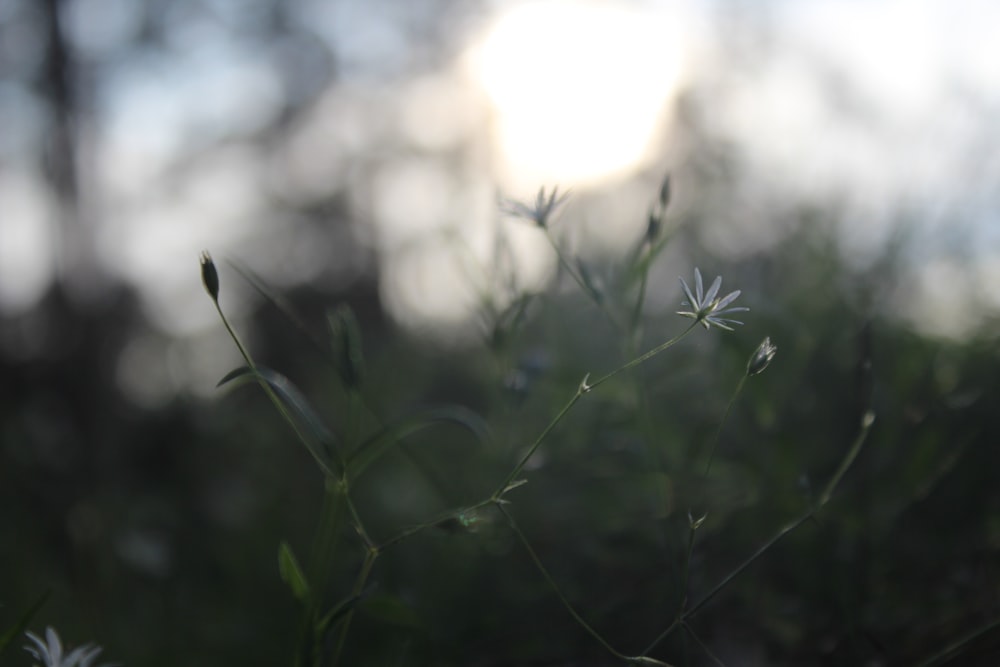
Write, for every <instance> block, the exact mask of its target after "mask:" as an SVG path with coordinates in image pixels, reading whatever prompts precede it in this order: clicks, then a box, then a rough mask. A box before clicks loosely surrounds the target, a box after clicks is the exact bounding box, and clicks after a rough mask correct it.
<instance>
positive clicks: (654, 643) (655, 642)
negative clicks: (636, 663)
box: [642, 617, 681, 655]
mask: <svg viewBox="0 0 1000 667" xmlns="http://www.w3.org/2000/svg"><path fill="white" fill-rule="evenodd" d="M680 624H681V619H680V618H679V617H678V618H675V619H674V620H673V621H671V622H670V625H668V626H667V629H666V630H664V631H663V632H661V633H660V634H658V635H657V636H656V639H654V640H653V641H651V642H650V643H649V646H647V647H646V649H645V650H644V651H643V652H642V654H643V655H646V654H648V653H649V652H650V651H652V650H653V649H655V648H656V647H657V646H659V645H660V642H662V641H663V640H664V639H666V638H667V637H669V636H670V635H671V633H673V631H674V630H676V629H677V628H678V626H680Z"/></svg>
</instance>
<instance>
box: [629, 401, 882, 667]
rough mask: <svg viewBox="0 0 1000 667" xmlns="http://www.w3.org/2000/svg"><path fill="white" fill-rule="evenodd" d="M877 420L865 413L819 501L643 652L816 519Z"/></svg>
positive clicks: (777, 534)
mask: <svg viewBox="0 0 1000 667" xmlns="http://www.w3.org/2000/svg"><path fill="white" fill-rule="evenodd" d="M874 422H875V415H874V413H872V412H871V411H869V412H867V413H865V416H864V417H863V418H862V420H861V429H860V431H859V432H858V435H857V437H856V438H855V439H854V442H853V443H852V444H851V448H850V449H849V450H848V451H847V454H845V455H844V459H843V460H842V461H841V463H840V466H838V467H837V470H836V472H834V473H833V476H832V477H831V478H830V481H829V483H828V484H827V485H826V489H825V490H824V492H823V494H822V495H821V496H820V498H819V501H818V502H817V503H816V504H815V505H814V506H813V507H812V508H811V509H810V510H809V511H807V512H805V513H804V514H802V515H801V516H799V517H798V518H797V519H795V520H794V521H792V522H791V523H789V524H787V525H786V526H784V527H783V528H781V530H779V531H778V532H777V533H776V534H775V535H774V536H773V537H772V538H771V539H769V540H768V541H767V542H765V543H764V545H763V546H761V547H760V548H759V549H757V550H756V551H755V552H753V554H751V556H750V557H749V558H747V559H746V560H745V561H743V563H741V564H740V565H739V566H738V567H737V568H736V569H735V570H733V571H732V572H730V573H729V574H728V575H726V576H725V577H724V578H723V579H722V581H720V582H719V583H718V584H716V585H715V586H714V587H713V588H712V590H710V591H709V592H708V593H707V594H705V596H704V597H702V598H701V599H700V600H698V602H696V603H695V604H694V605H693V606H692V607H690V608H689V609H687V610H686V611H684V612H683V613H682V614H680V615H679V616H678V617H677V618H676V619H674V621H673V622H672V623H671V624H670V626H669V627H668V628H667V629H666V630H664V631H663V632H661V633H660V634H659V636H657V638H656V639H654V640H653V642H652V643H651V644H650V645H649V647H648V648H647V649H646V650H645V651H643V654H646V653H649V652H650V651H652V650H653V649H654V648H656V646H657V645H658V644H659V643H660V642H661V641H663V640H664V639H665V638H666V637H667V635H669V634H670V633H671V632H672V631H673V630H674V628H675V627H676V626H677V625H678V624H683V623H685V622H686V621H687V619H689V618H691V617H692V616H694V615H695V614H696V613H698V611H700V610H701V609H702V608H703V607H704V606H705V605H707V604H708V603H709V602H710V601H711V600H712V599H713V598H714V597H715V596H716V595H718V594H719V593H720V592H721V591H722V590H723V589H724V588H725V587H726V586H728V585H729V584H730V583H732V581H733V580H734V579H736V577H738V576H739V575H740V574H741V573H742V572H743V571H744V570H746V569H747V568H748V567H750V566H751V565H752V564H753V563H754V562H756V561H757V559H758V558H760V557H761V556H763V555H764V554H765V553H766V552H767V551H768V550H769V549H770V548H771V547H773V546H774V545H775V544H777V543H778V542H779V541H780V540H781V539H782V538H783V537H785V536H786V535H788V534H789V533H790V532H792V531H793V530H795V529H796V528H798V527H799V526H801V525H802V524H803V523H805V522H806V521H808V520H809V519H811V518H813V517H814V516H815V515H816V513H817V512H819V511H820V510H821V509H822V508H823V507H824V506H825V505H826V504H827V502H829V500H830V497H831V496H832V494H833V492H834V490H835V489H836V487H837V485H838V484H839V483H840V480H841V479H842V478H843V476H844V473H846V472H847V470H848V468H850V466H851V463H853V462H854V459H856V458H857V456H858V453H859V452H860V451H861V447H862V445H863V444H864V442H865V439H866V438H867V436H868V432H869V431H870V430H871V426H872V424H873V423H874Z"/></svg>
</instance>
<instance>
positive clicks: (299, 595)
mask: <svg viewBox="0 0 1000 667" xmlns="http://www.w3.org/2000/svg"><path fill="white" fill-rule="evenodd" d="M278 572H279V573H280V574H281V580H282V581H284V582H285V583H286V584H288V587H289V588H290V589H291V590H292V595H294V596H295V599H296V600H299V601H300V602H305V600H306V598H307V597H308V596H309V583H308V582H307V581H306V575H305V573H303V572H302V567H301V566H299V561H298V560H297V559H296V558H295V554H294V553H292V548H291V547H290V546H288V542H285V541H282V542H281V546H279V547H278Z"/></svg>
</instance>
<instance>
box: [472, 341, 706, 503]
mask: <svg viewBox="0 0 1000 667" xmlns="http://www.w3.org/2000/svg"><path fill="white" fill-rule="evenodd" d="M696 324H697V322H695V323H693V324H691V325H690V326H688V328H687V329H685V330H684V331H682V332H681V333H679V334H678V335H676V336H674V337H673V338H671V339H670V340H668V341H667V342H665V343H662V344H660V345H657V346H656V347H654V348H653V349H652V350H650V351H649V352H646V353H645V354H642V355H640V356H638V357H636V358H635V359H633V360H632V361H629V362H628V363H626V364H625V365H623V366H619V367H618V368H616V369H615V370H613V371H611V372H610V373H608V374H607V375H604V376H603V377H600V378H598V379H597V380H594V381H593V382H589V383H588V381H587V379H588V378H589V375H588V376H587V377H585V378H584V380H583V382H581V383H580V386H579V387H578V388H577V390H576V393H575V394H573V396H572V397H571V398H570V399H569V401H568V402H567V403H566V405H564V406H563V408H562V410H560V411H559V413H558V414H556V416H555V417H554V418H553V419H552V421H550V422H549V425H548V426H546V427H545V429H544V430H543V431H542V432H541V433H540V434H539V435H538V437H537V438H535V441H534V442H532V443H531V446H530V447H528V451H527V452H525V454H524V456H522V457H521V460H520V461H518V463H517V465H516V466H514V469H513V470H511V471H510V474H508V475H507V477H505V478H504V480H503V483H502V484H500V486H499V487H498V488H497V490H496V492H494V494H493V496H492V497H493V499H499V498H500V497H501V496H502V495H503V493H504V491H505V490H506V489H507V486H508V485H509V484H510V483H511V482H513V481H514V478H515V477H517V476H518V475H520V474H521V471H522V470H523V469H524V466H525V465H526V464H527V463H528V460H529V459H530V458H531V457H532V455H533V454H534V453H535V451H536V450H537V449H538V448H539V447H540V446H541V444H542V442H544V441H545V438H547V437H548V435H549V433H551V432H552V429H554V428H555V427H556V425H558V424H559V422H561V421H562V420H563V418H564V417H565V416H566V415H567V414H568V413H569V411H570V410H571V409H572V408H573V406H574V405H576V402H577V401H579V400H580V397H581V396H583V395H584V394H586V393H588V392H590V391H591V390H593V389H595V388H597V387H598V386H600V385H602V384H604V383H605V382H607V381H608V380H610V379H611V378H613V377H615V376H616V375H618V374H619V373H623V372H624V371H627V370H629V369H630V368H634V367H635V366H638V365H639V364H641V363H642V362H644V361H647V360H648V359H651V358H652V357H655V356H656V355H658V354H659V353H661V352H663V351H664V350H666V349H667V348H669V347H673V346H674V345H676V344H677V343H679V342H680V341H681V339H683V338H684V337H685V336H687V335H688V334H689V333H691V331H692V330H693V329H694V327H695V325H696Z"/></svg>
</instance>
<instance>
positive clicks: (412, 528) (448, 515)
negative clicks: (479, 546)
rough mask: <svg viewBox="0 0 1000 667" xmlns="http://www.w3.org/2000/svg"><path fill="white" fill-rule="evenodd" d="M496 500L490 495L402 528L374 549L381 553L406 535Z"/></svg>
mask: <svg viewBox="0 0 1000 667" xmlns="http://www.w3.org/2000/svg"><path fill="white" fill-rule="evenodd" d="M496 502H497V501H496V500H494V498H493V497H492V496H491V497H489V498H487V499H486V500H482V501H480V502H478V503H476V504H475V505H470V506H468V507H465V508H462V509H460V510H455V511H452V512H447V513H445V514H442V515H440V516H438V517H437V518H435V519H431V520H430V521H425V522H423V523H419V524H417V525H415V526H410V527H409V528H407V529H405V530H403V531H402V532H400V533H398V534H397V535H395V536H394V537H391V538H389V539H388V540H386V541H385V542H382V543H381V544H379V545H378V546H376V547H375V550H376V551H378V552H379V553H382V552H383V551H385V550H386V549H388V548H389V547H391V546H394V545H396V544H398V543H399V542H402V541H403V540H405V539H406V538H408V537H412V536H413V535H416V534H417V533H419V532H421V531H424V530H426V529H428V528H433V527H434V526H437V525H440V524H441V522H442V521H445V520H447V519H449V518H452V517H456V516H458V515H459V514H463V513H468V512H475V511H476V510H480V509H482V508H483V507H486V506H488V505H494V504H496Z"/></svg>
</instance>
